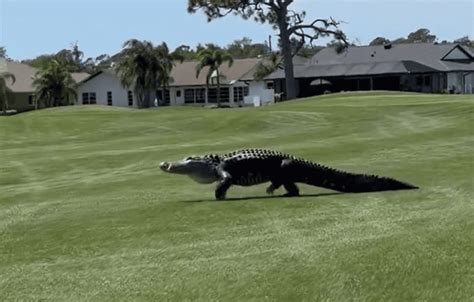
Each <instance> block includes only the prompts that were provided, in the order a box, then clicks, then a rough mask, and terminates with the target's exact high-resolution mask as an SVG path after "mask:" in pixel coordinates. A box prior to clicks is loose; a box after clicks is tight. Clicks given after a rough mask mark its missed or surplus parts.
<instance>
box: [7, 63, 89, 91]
mask: <svg viewBox="0 0 474 302" xmlns="http://www.w3.org/2000/svg"><path fill="white" fill-rule="evenodd" d="M2 71H7V72H10V73H12V74H13V75H14V76H15V79H16V81H15V83H14V84H13V85H12V84H11V82H8V83H7V87H8V88H9V89H10V90H11V91H13V92H17V93H22V92H23V93H32V92H34V91H35V88H34V87H33V77H34V76H35V74H36V72H37V71H38V69H36V68H33V67H31V66H29V65H26V64H22V63H17V62H10V61H5V59H0V72H2ZM71 75H72V78H73V80H74V81H76V83H79V82H80V81H82V80H83V79H85V78H87V77H88V76H89V74H88V73H85V72H74V73H71Z"/></svg>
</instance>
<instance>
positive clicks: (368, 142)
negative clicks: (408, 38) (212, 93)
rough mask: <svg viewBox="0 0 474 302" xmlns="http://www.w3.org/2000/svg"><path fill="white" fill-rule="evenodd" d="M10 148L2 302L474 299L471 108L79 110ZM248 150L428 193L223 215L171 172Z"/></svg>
mask: <svg viewBox="0 0 474 302" xmlns="http://www.w3.org/2000/svg"><path fill="white" fill-rule="evenodd" d="M0 144H1V148H0V152H1V153H0V158H1V160H0V179H1V180H0V301H9V300H56V301H76V300H94V301H106V300H108V301H119V300H120V301H131V300H134V301H136V300H152V301H165V300H176V301H183V300H200V301H217V300H219V301H249V300H253V301H264V300H268V301H302V300H305V301H473V300H472V299H474V99H473V98H472V97H471V96H456V95H428V94H415V93H388V92H387V93H382V92H376V93H353V94H349V93H345V94H334V95H328V96H320V97H316V98H311V99H305V100H297V101H292V102H285V103H281V104H277V105H274V106H267V107H261V108H237V109H215V110H211V109H206V108H193V107H170V108H163V109H161V108H160V109H157V110H154V109H150V110H137V109H123V108H113V107H100V106H72V107H61V108H53V109H47V110H39V111H36V112H28V113H24V114H19V115H16V116H11V117H2V118H0ZM245 147H261V148H270V149H275V150H279V151H284V152H287V153H290V154H293V155H296V156H299V157H304V158H306V159H309V160H313V161H316V162H318V163H321V164H324V165H327V166H330V167H334V168H338V169H342V170H345V171H351V172H363V173H369V174H377V175H381V176H389V177H393V178H396V179H398V180H401V181H404V182H408V183H411V184H414V185H417V186H419V187H420V189H419V190H408V191H393V192H378V193H363V194H331V193H334V192H331V191H329V190H325V189H321V188H317V187H310V186H306V185H301V186H300V191H301V193H302V194H303V195H304V196H302V197H298V198H281V197H278V196H275V197H267V196H266V194H265V187H266V184H265V185H260V186H253V187H246V188H243V187H232V188H231V189H230V190H229V192H228V194H227V197H228V198H229V200H226V201H215V200H214V185H199V184H197V183H194V182H193V181H192V180H191V179H189V178H187V177H184V176H177V175H172V174H165V173H163V172H161V171H160V169H159V164H160V162H162V161H171V160H177V159H181V158H183V157H185V156H188V155H193V154H201V153H211V152H212V153H218V152H227V151H232V150H234V149H239V148H245ZM282 193H283V190H282V189H280V190H279V191H277V194H282Z"/></svg>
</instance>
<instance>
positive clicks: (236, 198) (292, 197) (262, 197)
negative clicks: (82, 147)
mask: <svg viewBox="0 0 474 302" xmlns="http://www.w3.org/2000/svg"><path fill="white" fill-rule="evenodd" d="M418 189H420V188H419V187H415V186H413V187H410V188H403V189H397V190H378V191H367V192H330V193H318V194H301V195H299V196H291V197H289V196H284V195H267V196H249V197H232V198H226V199H225V200H215V199H196V200H182V201H181V202H207V201H217V202H226V201H244V200H251V199H275V198H291V199H298V198H303V197H324V196H333V195H343V194H364V193H377V192H387V191H391V192H394V191H408V190H418Z"/></svg>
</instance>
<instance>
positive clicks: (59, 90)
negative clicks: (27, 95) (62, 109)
mask: <svg viewBox="0 0 474 302" xmlns="http://www.w3.org/2000/svg"><path fill="white" fill-rule="evenodd" d="M33 86H35V88H36V92H35V94H36V99H37V100H43V101H44V102H45V105H46V107H51V106H58V105H61V104H63V103H62V100H64V99H66V101H67V104H69V97H70V96H71V95H72V96H73V97H74V98H77V94H76V90H75V88H76V83H75V81H74V80H73V78H72V76H71V74H70V73H69V71H68V69H67V66H65V65H63V64H60V63H59V62H58V61H56V60H51V61H50V62H48V64H47V65H46V66H45V67H44V68H42V69H40V70H39V71H38V72H37V73H36V74H35V77H34V80H33ZM37 106H38V101H37V102H36V107H37Z"/></svg>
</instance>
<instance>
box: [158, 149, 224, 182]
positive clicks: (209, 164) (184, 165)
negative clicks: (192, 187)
mask: <svg viewBox="0 0 474 302" xmlns="http://www.w3.org/2000/svg"><path fill="white" fill-rule="evenodd" d="M217 164H218V163H217V162H216V160H215V158H213V157H207V156H204V157H200V156H191V157H186V158H185V159H183V160H180V161H175V162H162V163H161V164H160V169H161V170H163V171H164V172H167V173H173V174H181V175H187V176H189V177H191V178H192V179H193V180H194V181H196V182H198V183H202V184H210V183H213V182H215V181H217V180H219V177H218V174H217Z"/></svg>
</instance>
